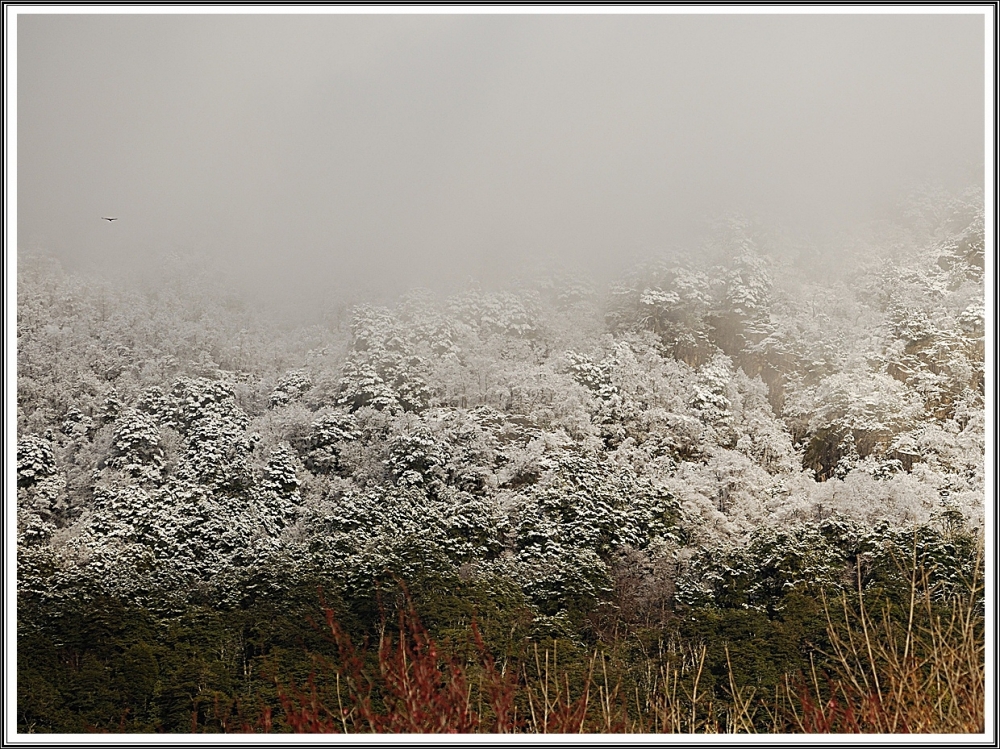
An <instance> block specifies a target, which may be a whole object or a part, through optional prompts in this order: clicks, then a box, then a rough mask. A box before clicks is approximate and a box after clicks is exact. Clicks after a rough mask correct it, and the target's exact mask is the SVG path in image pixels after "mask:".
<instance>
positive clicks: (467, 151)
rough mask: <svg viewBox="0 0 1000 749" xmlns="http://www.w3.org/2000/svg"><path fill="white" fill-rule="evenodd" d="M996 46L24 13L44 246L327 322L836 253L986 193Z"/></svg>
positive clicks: (25, 195)
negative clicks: (324, 299)
mask: <svg viewBox="0 0 1000 749" xmlns="http://www.w3.org/2000/svg"><path fill="white" fill-rule="evenodd" d="M983 24H984V20H983V17H982V16H978V15H965V16H962V15H888V16H878V15H858V16H845V15H810V16H792V15H696V16H695V15H641V16H606V15H582V16H530V15H526V16H508V15H503V16H490V15H476V16H452V15H426V16H424V15H420V16H410V15H399V16H391V15H389V16H350V15H339V14H335V15H220V16H210V15H191V16H184V15H131V16H129V15H62V16H61V15H20V16H19V18H18V50H17V55H18V58H17V62H18V72H17V76H18V77H17V85H18V91H17V103H18V113H17V128H18V130H17V156H18V172H17V175H18V215H17V220H18V248H19V250H21V251H24V250H29V249H43V250H45V251H47V252H51V253H53V254H54V255H56V256H57V257H59V258H60V259H62V260H63V261H64V263H65V264H66V265H67V266H69V267H74V268H85V267H94V266H97V265H100V264H105V265H107V264H112V265H114V266H117V267H134V268H145V267H152V266H153V264H155V262H156V261H157V260H158V259H159V258H162V257H163V256H165V255H167V254H170V253H175V252H180V253H187V254H194V255H198V256H203V257H204V258H206V259H207V260H208V261H210V262H211V263H212V264H213V265H216V266H218V267H221V268H223V269H224V270H225V271H226V272H231V274H232V275H231V283H232V284H233V285H234V287H236V286H242V287H245V288H248V289H250V290H253V291H254V292H255V293H258V294H262V295H275V296H277V297H278V298H288V299H302V298H307V297H309V296H310V295H314V294H316V293H319V292H323V291H326V290H331V289H349V290H354V291H357V290H359V289H381V290H391V289H401V288H404V287H407V286H415V285H422V286H428V287H431V288H438V289H448V288H452V287H454V286H456V285H461V284H464V283H466V282H467V281H468V279H470V278H474V279H478V280H479V281H480V282H482V283H502V282H504V281H505V280H506V279H510V278H513V277H515V276H516V275H518V274H519V273H521V272H523V271H524V269H525V268H527V267H529V265H530V263H532V262H535V261H537V260H538V259H539V258H541V259H544V260H545V261H546V262H549V263H555V264H557V265H561V266H564V267H569V268H575V269H578V270H580V271H581V272H585V273H591V274H598V275H604V276H607V275H609V274H613V273H616V272H618V271H620V270H621V269H622V268H623V267H624V266H625V265H627V264H628V263H629V262H630V261H631V260H633V259H635V258H637V257H639V256H642V255H644V254H646V253H649V252H654V251H658V250H661V249H664V248H669V247H674V246H683V245H685V244H687V243H690V242H692V241H694V238H695V237H696V236H697V235H698V233H699V232H700V231H701V230H702V228H703V227H704V225H705V222H706V221H708V220H711V219H712V218H714V217H717V216H719V215H721V214H725V213H727V212H732V211H744V212H749V213H751V214H753V215H755V216H760V217H762V218H763V219H765V220H767V221H773V222H776V223H781V224H783V225H787V226H791V227H793V228H794V229H795V230H796V231H800V232H803V233H805V234H807V235H811V236H824V235H828V234H830V233H831V232H833V231H836V230H838V229H839V228H841V227H844V226H847V225H851V224H852V223H856V222H859V221H862V220H864V219H865V218H866V217H868V216H870V215H871V214H872V212H873V211H876V210H877V209H878V208H879V207H880V206H882V205H884V204H885V203H886V202H887V201H891V200H892V199H894V197H895V196H897V195H898V194H900V192H901V191H905V190H906V189H908V188H910V187H911V186H913V185H916V184H921V183H928V182H931V183H934V184H939V185H943V186H945V187H949V188H954V189H959V188H961V187H963V186H966V185H968V184H980V185H981V184H982V167H983V144H984V131H983V127H984V114H985V112H984V96H983V95H984V65H983V60H984V46H983V45H984V27H983ZM102 216H114V217H118V220H117V221H115V222H113V223H111V222H107V221H103V220H101V217H102Z"/></svg>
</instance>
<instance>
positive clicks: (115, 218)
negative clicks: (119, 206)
mask: <svg viewBox="0 0 1000 749" xmlns="http://www.w3.org/2000/svg"><path fill="white" fill-rule="evenodd" d="M101 218H103V219H104V220H105V221H117V220H118V217H117V216H115V217H114V218H108V217H107V216H101Z"/></svg>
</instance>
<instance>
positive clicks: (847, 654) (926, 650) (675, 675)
mask: <svg viewBox="0 0 1000 749" xmlns="http://www.w3.org/2000/svg"><path fill="white" fill-rule="evenodd" d="M914 569H916V566H914ZM980 593H981V585H980V584H979V582H978V581H972V584H971V585H970V586H969V588H968V595H967V596H965V597H963V598H961V599H959V600H951V601H949V602H947V605H942V604H941V602H935V600H934V591H933V590H932V589H931V587H930V586H928V585H927V584H926V576H922V573H920V572H917V571H914V572H913V574H912V576H911V579H910V596H909V605H908V609H907V610H906V611H905V612H904V614H903V615H899V613H898V612H897V614H896V615H895V616H894V615H893V614H892V610H891V609H890V608H889V607H888V606H887V605H886V606H883V607H881V608H880V609H879V610H878V612H877V613H875V614H873V613H872V612H871V611H869V608H868V605H867V604H866V601H865V597H864V596H863V595H859V596H858V597H857V598H858V602H857V603H856V604H853V605H852V604H850V603H848V601H847V598H846V597H843V598H841V599H840V600H839V601H838V602H837V603H836V604H832V603H830V602H829V601H826V600H825V599H824V603H825V611H826V616H827V634H828V640H829V642H830V643H831V646H830V649H829V652H820V651H816V652H815V654H814V655H815V656H816V657H818V658H821V659H822V661H823V662H824V663H825V664H826V670H825V671H822V672H821V671H820V670H819V669H818V668H817V667H816V666H815V663H814V662H813V665H812V666H811V668H810V669H809V673H807V674H797V675H788V676H786V678H785V682H784V685H783V687H782V688H779V689H778V690H776V691H775V692H774V694H771V695H763V694H758V693H757V691H756V690H755V689H754V688H753V687H749V686H738V685H737V684H736V682H735V680H734V678H733V671H732V668H731V667H730V668H729V678H728V684H725V685H724V686H723V687H722V688H721V689H720V690H719V691H720V692H721V694H719V693H717V692H716V690H715V689H710V688H706V687H705V686H704V681H703V677H704V674H705V667H706V648H705V647H704V646H701V647H687V648H680V647H678V646H677V645H676V644H672V645H667V646H661V647H660V649H659V651H658V652H657V653H654V654H648V655H647V656H646V657H645V658H644V659H643V660H642V661H641V663H640V665H639V666H638V667H636V666H634V665H632V666H631V667H630V666H628V665H627V664H624V663H622V662H618V661H615V656H614V655H613V654H612V655H608V654H605V653H603V652H595V653H593V655H592V656H591V657H590V658H589V661H588V662H587V663H586V664H585V669H584V673H583V675H582V677H581V675H580V670H579V664H578V663H577V664H576V665H577V668H576V671H575V672H574V674H575V676H573V677H571V676H570V670H569V669H567V667H566V666H565V665H562V664H560V659H559V656H560V653H559V650H558V646H557V645H555V644H554V645H552V647H551V648H549V649H541V650H540V649H539V648H538V647H537V646H534V647H533V649H532V651H531V652H530V654H529V657H528V658H526V659H524V662H523V663H521V665H520V666H519V667H516V668H515V667H511V666H509V664H507V663H505V664H504V665H503V666H502V667H497V665H496V664H495V663H494V661H493V658H492V657H491V656H490V654H489V652H488V650H487V648H486V647H485V645H484V644H483V641H482V638H481V637H480V635H479V631H478V629H477V628H476V626H475V624H473V627H472V636H473V640H474V642H475V644H476V650H477V652H478V656H479V657H478V661H477V662H459V661H458V660H456V659H455V658H453V657H450V656H445V655H443V654H442V653H441V652H440V650H439V648H438V646H437V645H436V644H435V642H434V641H433V640H432V639H431V638H430V636H429V635H428V634H427V632H426V630H425V629H424V628H423V626H422V625H421V623H420V620H419V618H418V617H417V616H416V614H415V612H414V611H413V609H412V606H411V607H410V609H409V610H408V611H407V612H404V613H403V614H401V615H400V619H399V636H398V637H396V638H393V637H389V636H383V637H382V638H381V639H380V641H379V646H378V653H377V663H378V667H377V670H376V669H373V668H372V667H370V666H369V667H367V668H366V666H365V664H366V662H367V661H366V654H365V653H364V652H358V651H357V650H356V649H355V648H354V646H353V644H352V643H351V640H350V638H349V637H348V636H347V634H346V633H345V632H344V631H343V630H342V629H341V628H340V626H339V625H338V623H337V621H336V619H335V617H334V615H333V612H332V611H330V610H329V609H327V610H326V623H327V627H328V629H329V632H330V638H331V640H332V641H333V642H334V643H335V644H336V646H337V649H338V653H339V658H338V662H337V664H332V663H329V662H324V663H323V671H324V672H325V673H326V675H327V676H329V677H330V678H329V679H328V683H331V686H330V688H329V689H328V690H327V691H325V692H322V694H325V695H326V697H325V698H324V697H323V696H322V694H321V690H320V689H319V688H318V687H317V684H316V680H315V678H314V677H312V676H311V677H310V678H309V680H308V682H307V684H306V685H304V687H302V688H299V687H296V685H294V684H290V685H289V686H287V687H282V686H281V685H279V699H280V701H281V706H282V711H283V716H282V722H283V723H284V726H285V727H286V728H289V729H291V730H292V731H295V732H310V733H311V732H323V733H354V732H366V733H371V732H378V733H382V732H400V733H428V732H431V733H433V732H441V733H471V732H486V733H564V734H565V733H585V732H586V733H593V732H602V733H722V732H734V733H750V732H757V731H766V732H775V733H814V732H822V733H828V732H836V733H859V732H864V733H888V734H892V733H979V732H982V731H983V730H984V716H985V661H984V655H985V637H984V632H983V615H982V610H981V602H980V600H979V596H980ZM834 611H837V615H836V616H835V615H834ZM726 657H727V661H728V658H729V650H728V648H727V649H726ZM628 668H631V669H632V671H631V672H630V673H629V677H630V678H629V679H628V680H627V681H628V683H630V684H633V685H634V686H633V687H631V688H630V689H631V691H630V693H628V694H626V690H625V688H624V687H623V686H622V684H623V683H624V682H623V680H622V678H621V674H623V673H624V672H625V671H626V670H627V669H628ZM331 695H332V697H331ZM334 702H335V706H334ZM328 703H329V704H328ZM244 728H245V729H246V728H247V727H246V726H244ZM271 728H272V720H271V715H270V713H268V712H266V711H265V714H264V717H263V719H262V720H261V721H260V723H259V724H258V726H256V730H271Z"/></svg>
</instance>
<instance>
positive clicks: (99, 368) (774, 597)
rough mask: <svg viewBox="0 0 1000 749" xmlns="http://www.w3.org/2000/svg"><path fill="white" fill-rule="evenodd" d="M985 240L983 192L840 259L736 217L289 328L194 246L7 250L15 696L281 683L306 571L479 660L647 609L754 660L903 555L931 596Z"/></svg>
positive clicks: (965, 483) (960, 567)
mask: <svg viewBox="0 0 1000 749" xmlns="http://www.w3.org/2000/svg"><path fill="white" fill-rule="evenodd" d="M984 250H985V248H984V234H983V213H982V208H981V198H980V197H978V196H976V195H971V196H966V197H965V198H962V199H947V200H945V199H936V200H930V199H925V200H924V202H922V203H920V202H911V203H910V204H908V205H907V206H906V208H905V210H903V209H901V210H899V211H898V212H897V213H896V214H895V215H894V216H893V218H892V219H891V220H890V219H889V218H886V219H885V220H883V221H881V222H880V223H878V224H874V225H872V226H870V227H868V228H867V229H866V230H865V231H864V232H859V233H856V234H854V235H852V236H851V237H845V238H844V240H843V244H842V246H840V247H839V248H838V256H837V257H838V260H837V262H834V261H832V260H830V259H829V258H828V257H825V256H824V255H823V253H821V252H818V251H814V250H811V249H810V247H809V244H808V242H806V241H804V240H798V239H792V238H790V237H788V236H786V235H784V234H780V233H778V232H772V231H767V230H766V229H764V228H761V227H758V226H755V225H753V224H752V223H751V222H749V221H745V220H741V219H734V220H730V221H727V222H724V223H723V224H721V225H720V226H719V227H717V228H716V229H715V230H714V231H713V232H712V233H711V235H710V236H709V238H708V239H706V241H705V243H704V244H703V245H701V246H697V247H692V248H689V249H688V250H687V251H684V252H680V251H678V252H671V253H666V254H664V255H662V256H661V257H660V258H658V259H652V260H650V261H648V262H647V263H645V264H643V265H641V266H639V267H635V268H632V269H631V270H629V271H628V272H627V273H624V274H623V275H622V276H621V277H619V278H618V279H615V280H614V282H613V283H611V284H609V285H608V286H607V287H603V286H600V285H598V284H596V283H591V282H588V281H585V280H582V279H578V278H575V277H573V276H572V275H570V274H552V275H551V276H547V277H539V276H534V277H532V278H531V279H530V281H526V282H525V283H522V284H520V285H514V286H511V287H509V288H507V289H504V290H487V289H482V288H478V287H469V288H467V289H466V290H464V291H461V292H460V293H455V294H453V295H451V296H448V297H444V296H437V295H434V294H432V293H430V292H427V291H419V290H415V291H412V292H410V293H408V294H406V295H404V296H402V297H400V298H399V299H398V300H396V301H395V302H394V303H392V304H389V305H386V306H379V305H374V304H359V305H354V306H351V307H344V306H342V305H341V306H337V305H335V304H332V303H331V304H330V305H329V306H328V308H327V309H326V310H325V312H324V314H323V315H322V316H321V315H320V314H317V315H316V320H317V322H314V323H310V324H308V325H304V324H303V325H298V324H293V323H291V322H288V321H285V320H278V319H277V318H274V317H269V316H268V315H267V314H266V312H264V311H262V310H261V309H258V308H256V307H254V306H253V305H252V304H251V303H250V302H249V301H247V300H246V299H242V298H240V297H238V296H236V295H235V294H232V293H229V292H228V291H227V289H226V286H225V284H224V282H223V281H222V280H221V279H217V278H215V277H214V276H213V275H212V273H210V272H209V271H208V270H206V269H204V268H200V267H199V266H198V264H197V263H194V262H192V261H181V260H175V261H170V262H166V263H165V265H164V268H163V269H162V272H161V273H160V274H159V275H158V277H157V281H156V284H155V285H154V284H151V283H145V284H144V283H142V282H140V281H136V282H135V283H132V284H124V283H121V282H118V281H112V280H110V279H102V278H100V277H95V276H93V275H84V274H82V273H80V274H76V273H70V272H66V271H64V270H63V269H61V267H60V266H59V264H58V263H57V262H56V261H54V260H53V259H51V258H49V257H47V256H45V255H39V254H29V253H21V254H20V255H19V257H18V279H17V284H18V285H17V314H18V320H17V336H18V338H17V363H18V369H17V428H18V434H17V520H18V522H17V544H18V606H19V608H18V638H19V639H18V657H19V665H18V690H19V695H18V722H19V726H21V730H35V731H45V730H58V731H83V730H97V729H105V730H118V729H119V728H124V729H126V730H167V731H178V730H180V731H187V730H191V728H192V725H194V726H195V727H196V728H197V727H198V726H202V727H204V726H205V724H206V723H211V719H212V709H213V706H217V705H218V704H219V703H220V701H221V702H224V703H227V704H228V703H230V702H232V701H233V700H234V699H237V698H239V699H240V700H242V703H243V705H244V707H245V709H246V710H248V711H250V712H253V711H254V710H257V709H258V707H257V706H258V705H261V704H264V703H267V704H275V703H274V700H275V693H274V689H275V687H274V683H273V682H269V681H268V680H267V679H266V678H263V677H262V676H261V673H264V674H271V675H274V674H278V675H281V674H286V675H287V674H294V675H296V677H297V678H299V679H301V678H303V675H304V674H305V673H308V671H309V669H310V663H311V661H309V659H308V658H307V657H306V656H305V655H304V653H306V651H319V650H322V648H323V647H326V646H325V645H324V644H323V639H322V637H321V635H320V634H319V633H318V632H317V631H316V630H314V629H312V628H311V627H310V626H309V625H308V623H307V621H306V620H307V617H308V616H317V614H316V612H317V611H319V606H320V598H319V593H318V592H317V591H318V589H320V588H321V589H322V596H323V600H324V601H326V602H327V603H328V604H330V605H331V606H332V607H333V608H334V609H335V610H336V611H337V612H338V616H339V617H340V618H341V620H342V621H343V622H344V623H345V626H347V627H348V628H349V629H350V630H351V631H352V632H354V633H355V634H356V635H357V636H361V635H363V634H365V633H368V634H371V633H373V632H375V631H376V630H377V628H378V623H379V621H380V617H381V616H384V615H385V612H386V610H390V611H391V610H394V609H395V607H398V606H399V605H400V600H401V598H400V594H399V590H400V585H401V584H402V585H405V587H406V590H408V591H409V593H410V595H411V596H412V598H413V602H414V605H415V607H416V609H417V610H418V611H419V613H420V615H421V616H422V618H423V620H424V623H425V624H426V625H427V627H428V629H429V630H430V631H431V632H432V633H433V634H434V635H435V636H436V637H440V638H444V639H445V640H449V638H451V639H455V638H458V637H459V634H460V633H461V632H463V631H465V628H466V627H467V625H468V624H469V622H470V621H471V620H472V618H473V617H475V618H476V620H477V622H479V624H480V626H481V627H482V631H483V633H484V637H485V639H486V644H487V646H488V647H489V648H490V650H491V651H492V652H493V653H494V654H496V655H497V656H498V657H510V658H516V657H518V653H519V652H520V651H519V650H518V649H519V648H523V647H524V644H525V642H539V643H551V642H553V641H555V642H561V643H566V645H565V647H567V648H568V649H569V650H570V651H572V650H573V649H574V648H576V649H577V651H578V652H580V653H584V652H588V651H589V650H590V649H592V648H594V647H598V646H600V647H603V646H605V645H608V644H609V643H612V642H614V641H617V640H616V638H621V637H625V636H626V633H645V634H643V635H642V637H645V638H646V640H644V641H649V642H651V641H652V640H649V638H650V637H654V635H651V634H650V633H654V634H655V637H654V639H655V638H661V640H663V641H667V640H670V638H674V639H675V640H677V638H680V641H685V642H702V643H707V644H708V645H709V659H710V664H709V666H710V668H712V669H716V672H715V673H716V675H717V678H718V679H719V680H720V681H719V684H722V681H721V679H722V678H723V677H722V676H721V674H723V673H724V671H723V669H724V668H725V666H726V660H727V659H729V660H731V661H732V663H731V667H732V668H733V669H734V672H735V673H736V674H737V675H738V678H739V679H740V680H742V683H746V684H752V685H755V687H757V688H760V689H762V690H766V689H768V688H771V689H773V686H774V685H775V684H777V683H778V682H779V681H780V679H781V676H782V674H783V673H789V672H790V673H794V672H796V671H797V670H799V669H801V668H803V665H802V664H803V663H806V664H807V665H808V661H807V660H805V661H804V660H803V659H804V658H805V654H806V653H807V651H808V647H809V646H810V645H815V644H816V643H817V641H818V638H821V637H822V633H821V630H822V629H823V627H822V621H821V619H822V613H821V611H820V609H819V608H818V606H819V604H818V600H819V596H818V591H824V592H828V593H830V594H831V595H834V594H835V593H836V592H837V591H842V590H846V591H852V590H853V591H856V590H857V589H858V588H859V587H860V588H861V589H863V590H869V589H871V590H874V589H879V590H887V591H890V593H891V592H892V591H894V590H895V591H896V592H897V593H898V594H899V595H900V596H904V597H905V596H906V595H909V592H910V581H909V580H908V579H907V578H906V575H905V574H904V573H903V572H901V571H900V570H901V568H900V567H899V566H898V565H897V562H898V561H899V560H904V562H905V560H909V559H911V558H915V559H916V558H918V559H919V563H920V565H921V567H922V569H923V570H924V571H925V572H926V574H927V575H928V576H929V577H928V579H927V584H928V585H929V586H930V587H929V589H931V590H933V594H934V596H938V597H945V598H946V597H947V595H948V594H949V591H954V590H957V589H958V588H960V587H961V586H962V585H967V584H968V581H969V580H971V579H972V578H973V577H974V573H975V571H976V569H977V568H978V567H979V565H981V559H980V558H979V557H977V552H976V548H977V545H978V540H979V539H980V538H981V533H982V531H981V529H982V523H983V507H984V468H985V460H984V457H985V456H984V392H985V380H984V319H985V312H984V277H983V276H984ZM897 589H898V590H897ZM893 595H895V593H893ZM629 636H630V635H629ZM637 637H638V635H637ZM640 639H641V638H640ZM723 642H725V643H730V644H731V645H730V648H731V650H732V653H731V654H730V653H728V652H727V653H725V654H724V653H723V651H722V649H721V643H723ZM739 643H742V644H739ZM522 655H523V653H522ZM721 699H723V697H722V692H721V691H720V700H721ZM192 715H193V716H194V717H193V718H192ZM192 721H193V722H192ZM216 728H218V726H216Z"/></svg>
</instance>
